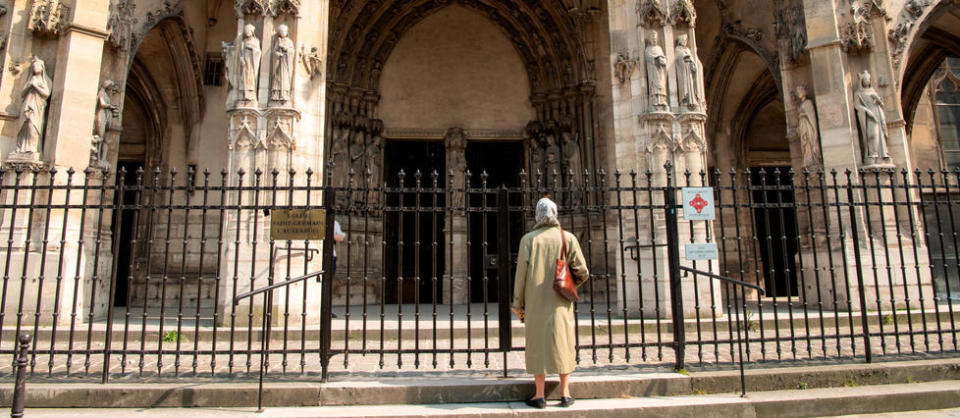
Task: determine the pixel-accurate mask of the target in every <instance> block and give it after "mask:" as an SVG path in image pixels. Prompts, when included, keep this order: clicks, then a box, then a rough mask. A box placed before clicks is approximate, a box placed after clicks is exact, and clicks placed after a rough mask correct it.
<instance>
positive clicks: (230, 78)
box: [223, 24, 261, 108]
mask: <svg viewBox="0 0 960 418" xmlns="http://www.w3.org/2000/svg"><path fill="white" fill-rule="evenodd" d="M256 32H257V28H256V27H254V26H253V25H250V24H248V25H246V26H244V27H243V35H242V37H241V38H240V39H237V40H236V41H233V42H224V43H223V57H224V64H225V67H226V76H227V82H228V83H229V85H230V86H231V87H232V88H233V93H232V95H228V98H227V108H232V107H233V106H234V105H239V106H252V105H256V104H257V78H258V77H259V75H260V55H261V51H260V39H257V33H256Z"/></svg>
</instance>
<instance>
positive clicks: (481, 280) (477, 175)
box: [466, 141, 524, 303]
mask: <svg viewBox="0 0 960 418" xmlns="http://www.w3.org/2000/svg"><path fill="white" fill-rule="evenodd" d="M466 153H467V155H466V157H467V168H468V169H469V170H470V172H471V173H473V178H472V181H471V186H472V187H473V188H474V190H475V191H476V193H471V195H470V207H471V208H483V210H481V211H473V212H471V213H470V214H469V231H468V238H467V240H468V241H469V242H470V243H471V244H472V245H471V246H470V254H469V257H470V302H473V303H483V302H491V303H495V302H500V300H499V297H498V293H497V289H498V288H499V287H498V286H499V280H509V281H512V280H513V278H512V277H505V278H501V277H498V273H497V268H498V267H499V263H500V262H503V261H502V260H499V259H498V257H497V254H498V252H499V250H500V245H503V244H504V243H507V245H509V246H510V258H511V259H510V260H507V262H508V263H509V265H510V268H509V269H508V271H510V274H511V275H512V274H513V271H514V267H515V265H514V260H515V259H516V254H517V251H518V249H519V247H520V238H521V237H522V236H523V232H524V228H523V212H522V211H521V210H519V208H520V207H521V205H522V204H523V196H522V195H521V194H520V193H515V192H513V193H509V192H508V194H507V200H508V202H507V204H508V206H509V208H510V209H509V211H508V214H507V215H506V217H507V219H500V218H501V216H502V214H498V213H497V211H496V208H497V207H498V205H499V204H500V202H499V201H498V200H497V199H498V195H497V191H498V189H500V188H501V187H504V186H505V187H507V188H508V189H509V188H516V187H519V186H520V170H521V169H522V168H523V162H524V153H523V142H522V141H489V142H483V141H470V142H468V143H467V152H466ZM483 173H486V189H484V183H483V181H484V179H483ZM501 196H502V195H501ZM501 222H505V223H507V224H508V230H509V234H508V235H509V236H507V237H502V236H500V234H499V233H498V226H499V224H500V223H501Z"/></svg>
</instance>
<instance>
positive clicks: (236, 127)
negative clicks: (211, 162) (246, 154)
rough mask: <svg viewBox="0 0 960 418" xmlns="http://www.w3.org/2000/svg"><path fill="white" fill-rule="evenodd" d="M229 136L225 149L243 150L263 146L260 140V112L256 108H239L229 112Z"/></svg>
mask: <svg viewBox="0 0 960 418" xmlns="http://www.w3.org/2000/svg"><path fill="white" fill-rule="evenodd" d="M229 117H230V136H229V138H228V141H227V149H229V150H231V151H243V150H247V149H251V148H257V147H261V148H262V147H263V144H262V141H261V140H260V119H261V114H260V111H259V110H257V109H251V108H240V109H236V110H233V111H231V112H230V114H229Z"/></svg>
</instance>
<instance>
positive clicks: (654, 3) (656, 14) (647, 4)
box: [637, 0, 670, 28]
mask: <svg viewBox="0 0 960 418" xmlns="http://www.w3.org/2000/svg"><path fill="white" fill-rule="evenodd" d="M637 14H638V15H639V16H640V23H641V24H642V25H643V26H646V27H651V28H652V27H659V26H666V25H667V24H668V23H669V22H670V16H669V14H668V13H667V9H666V7H664V5H663V0H641V1H640V4H639V5H638V6H637Z"/></svg>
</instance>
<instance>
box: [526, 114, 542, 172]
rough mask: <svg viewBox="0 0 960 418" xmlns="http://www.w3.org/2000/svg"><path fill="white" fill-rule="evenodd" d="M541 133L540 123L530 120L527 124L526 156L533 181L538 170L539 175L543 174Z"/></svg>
mask: <svg viewBox="0 0 960 418" xmlns="http://www.w3.org/2000/svg"><path fill="white" fill-rule="evenodd" d="M541 131H543V126H542V125H541V124H540V122H538V121H535V120H532V121H530V122H529V123H527V128H526V143H527V153H528V154H527V155H529V156H530V175H532V176H534V177H532V178H533V181H536V175H537V171H538V170H539V171H540V173H541V174H543V147H542V146H541V145H542V144H541V143H542V139H541V135H540V134H541Z"/></svg>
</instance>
